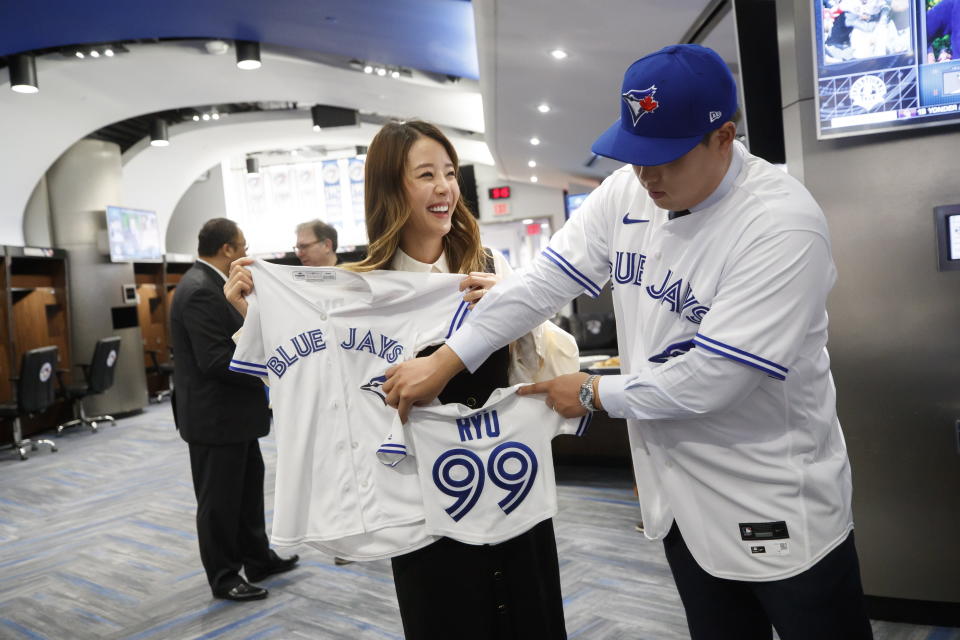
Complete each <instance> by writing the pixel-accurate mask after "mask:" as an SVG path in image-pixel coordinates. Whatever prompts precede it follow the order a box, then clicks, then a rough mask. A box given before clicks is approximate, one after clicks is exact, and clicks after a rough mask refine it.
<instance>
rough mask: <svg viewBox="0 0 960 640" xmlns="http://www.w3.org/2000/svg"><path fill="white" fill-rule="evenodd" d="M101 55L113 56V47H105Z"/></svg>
mask: <svg viewBox="0 0 960 640" xmlns="http://www.w3.org/2000/svg"><path fill="white" fill-rule="evenodd" d="M103 55H105V56H107V57H108V58H112V57H113V49H107V50H106V51H104V52H103Z"/></svg>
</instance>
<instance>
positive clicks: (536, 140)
mask: <svg viewBox="0 0 960 640" xmlns="http://www.w3.org/2000/svg"><path fill="white" fill-rule="evenodd" d="M530 144H532V145H533V146H537V145H538V144H540V138H537V137H536V136H534V137H533V138H530Z"/></svg>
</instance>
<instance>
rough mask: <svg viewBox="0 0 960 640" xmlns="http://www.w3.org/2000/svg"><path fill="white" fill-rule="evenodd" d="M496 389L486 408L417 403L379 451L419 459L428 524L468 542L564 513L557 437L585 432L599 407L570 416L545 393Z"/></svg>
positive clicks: (492, 539)
mask: <svg viewBox="0 0 960 640" xmlns="http://www.w3.org/2000/svg"><path fill="white" fill-rule="evenodd" d="M520 386H522V385H516V386H513V387H509V388H506V389H496V390H495V391H494V392H493V393H492V394H491V395H490V398H489V399H488V400H487V402H486V404H484V405H483V407H481V408H479V409H471V408H469V407H467V406H465V405H462V404H444V405H434V406H429V407H414V408H413V409H412V410H411V411H410V416H409V419H408V420H407V424H406V426H402V425H400V423H399V420H397V421H395V423H394V429H393V431H391V433H390V435H389V436H388V437H387V439H386V440H385V441H384V443H383V445H381V447H380V449H379V450H378V452H377V455H378V456H379V457H380V459H381V461H383V462H384V464H387V465H398V464H399V463H400V462H402V461H403V460H406V459H408V458H405V456H406V454H410V455H412V456H413V457H414V458H416V462H417V470H418V473H419V476H420V486H421V488H422V490H423V504H424V511H425V512H426V520H427V525H426V528H427V531H428V532H429V533H432V534H434V535H438V536H447V537H449V538H453V539H455V540H459V541H460V542H466V543H469V544H496V543H498V542H503V541H505V540H509V539H511V538H514V537H516V536H518V535H520V534H521V533H523V532H525V531H527V530H529V529H530V528H532V527H533V526H534V525H536V524H537V523H538V522H542V521H544V520H546V519H547V518H551V517H553V516H554V515H555V514H556V513H557V485H556V478H555V477H554V472H553V454H552V451H551V448H550V441H551V440H553V438H554V436H557V435H560V434H573V435H578V436H582V435H583V434H584V433H585V432H586V430H587V427H588V426H589V425H590V419H591V416H592V415H593V414H590V413H588V414H587V415H585V416H582V417H579V418H570V419H565V418H563V417H561V416H560V415H559V414H557V413H556V412H554V411H552V410H550V409H548V408H547V406H546V404H545V403H544V402H543V398H540V397H536V398H535V397H525V396H519V395H517V394H516V390H517V389H518V388H519V387H520Z"/></svg>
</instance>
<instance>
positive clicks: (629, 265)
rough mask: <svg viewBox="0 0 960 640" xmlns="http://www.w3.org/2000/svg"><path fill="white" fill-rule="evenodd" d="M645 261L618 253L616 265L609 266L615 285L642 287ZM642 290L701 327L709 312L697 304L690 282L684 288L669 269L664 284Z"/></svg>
mask: <svg viewBox="0 0 960 640" xmlns="http://www.w3.org/2000/svg"><path fill="white" fill-rule="evenodd" d="M646 262H647V256H645V255H644V254H642V253H636V252H633V251H617V260H616V263H611V264H610V275H611V276H612V277H613V280H614V282H616V283H617V284H631V285H634V286H638V287H642V286H643V269H644V267H645V266H646ZM644 290H645V291H646V292H647V295H648V296H650V297H651V298H652V299H654V300H658V301H660V304H666V305H669V307H670V311H672V312H673V313H676V314H677V315H680V316H682V317H683V319H684V320H687V321H689V322H692V323H694V324H700V323H701V322H702V321H703V317H704V316H705V315H706V314H707V311H710V307H708V306H706V305H702V304H700V301H699V300H697V298H696V296H694V294H693V287H692V286H691V285H690V282H689V280H688V281H687V283H686V286H684V282H683V278H681V277H675V276H674V274H673V271H672V270H668V271H667V275H666V276H664V278H663V282H661V283H660V284H652V285H647V286H646V287H645V288H644Z"/></svg>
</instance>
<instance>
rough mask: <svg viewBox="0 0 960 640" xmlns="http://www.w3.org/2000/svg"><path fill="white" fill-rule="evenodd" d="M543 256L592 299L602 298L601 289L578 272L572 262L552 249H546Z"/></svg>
mask: <svg viewBox="0 0 960 640" xmlns="http://www.w3.org/2000/svg"><path fill="white" fill-rule="evenodd" d="M541 255H542V256H543V257H545V258H546V259H547V260H549V261H550V262H552V263H554V264H555V265H557V266H558V267H559V268H560V271H563V272H564V273H565V274H567V276H569V277H570V279H571V280H573V281H574V282H576V283H577V284H579V285H580V286H581V287H583V288H584V290H585V291H586V292H587V293H588V294H590V297H592V298H596V297H599V296H600V287H599V286H598V285H597V284H596V283H594V282H593V280H591V279H590V278H588V277H587V276H585V275H583V273H581V272H580V271H578V270H577V268H576V267H574V266H573V265H572V264H571V263H570V261H569V260H567V259H566V258H564V257H563V256H562V255H560V254H559V253H557V252H556V251H554V250H553V249H551V248H550V247H547V248H546V249H544V250H543V253H542V254H541Z"/></svg>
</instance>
